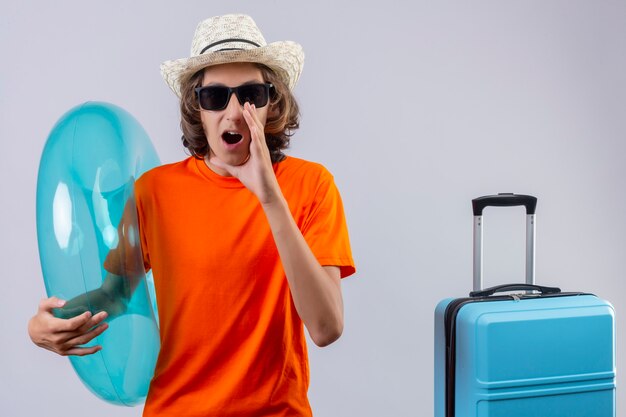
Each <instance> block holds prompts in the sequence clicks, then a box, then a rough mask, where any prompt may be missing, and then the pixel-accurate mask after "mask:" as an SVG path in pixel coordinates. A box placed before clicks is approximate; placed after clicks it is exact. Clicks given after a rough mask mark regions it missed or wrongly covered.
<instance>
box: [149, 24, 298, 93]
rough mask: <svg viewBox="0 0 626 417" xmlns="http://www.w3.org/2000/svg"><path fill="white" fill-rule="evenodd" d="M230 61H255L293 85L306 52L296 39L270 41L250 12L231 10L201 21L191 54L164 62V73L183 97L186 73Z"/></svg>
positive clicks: (162, 72)
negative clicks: (293, 40) (267, 40)
mask: <svg viewBox="0 0 626 417" xmlns="http://www.w3.org/2000/svg"><path fill="white" fill-rule="evenodd" d="M229 62H256V63H259V64H264V65H267V66H268V67H270V68H271V69H273V70H274V71H275V72H276V74H277V75H278V76H279V77H280V78H281V79H282V80H283V81H284V82H285V84H287V85H288V86H289V88H291V89H293V87H294V86H295V85H296V82H297V81H298V78H299V77H300V73H301V72H302V66H303V65H304V52H303V51H302V46H300V45H299V44H297V43H295V42H291V41H283V42H273V43H270V44H269V45H268V44H267V42H265V38H263V35H262V34H261V31H260V30H259V28H258V27H257V26H256V23H254V20H252V18H251V17H250V16H247V15H243V14H229V15H224V16H216V17H211V18H209V19H206V20H204V21H202V22H200V23H199V24H198V27H197V28H196V33H195V34H194V36H193V41H192V42H191V56H190V57H189V58H181V59H176V60H173V61H165V62H164V63H162V64H161V75H163V79H164V80H165V82H166V83H167V84H168V85H169V86H170V88H171V89H172V91H174V93H176V95H177V96H178V97H180V94H181V93H180V85H181V82H182V81H183V80H185V78H187V77H191V76H192V75H193V74H194V73H196V72H197V71H198V70H200V69H202V68H204V67H208V66H211V65H218V64H225V63H229Z"/></svg>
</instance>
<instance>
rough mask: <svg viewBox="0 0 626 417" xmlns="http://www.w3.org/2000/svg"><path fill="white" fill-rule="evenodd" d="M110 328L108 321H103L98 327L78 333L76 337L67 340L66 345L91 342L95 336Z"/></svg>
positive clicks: (69, 346)
mask: <svg viewBox="0 0 626 417" xmlns="http://www.w3.org/2000/svg"><path fill="white" fill-rule="evenodd" d="M108 328H109V325H108V324H107V323H103V324H101V325H100V326H98V327H94V328H93V329H91V330H90V331H88V332H87V333H84V334H79V335H76V336H75V337H73V338H71V339H69V340H68V341H67V342H65V343H64V345H65V346H66V347H67V348H72V347H75V346H80V345H84V344H86V343H89V342H91V340H93V339H94V338H96V337H98V336H100V335H101V334H102V333H103V332H104V331H105V330H106V329H108Z"/></svg>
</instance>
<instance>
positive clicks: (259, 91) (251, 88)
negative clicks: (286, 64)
mask: <svg viewBox="0 0 626 417" xmlns="http://www.w3.org/2000/svg"><path fill="white" fill-rule="evenodd" d="M267 90H268V88H267V86H266V85H265V84H251V85H242V86H240V87H239V91H238V98H239V102H240V103H241V104H243V103H245V102H248V103H250V104H254V105H255V107H263V106H265V105H266V104H267V100H268V98H269V95H268V91H267Z"/></svg>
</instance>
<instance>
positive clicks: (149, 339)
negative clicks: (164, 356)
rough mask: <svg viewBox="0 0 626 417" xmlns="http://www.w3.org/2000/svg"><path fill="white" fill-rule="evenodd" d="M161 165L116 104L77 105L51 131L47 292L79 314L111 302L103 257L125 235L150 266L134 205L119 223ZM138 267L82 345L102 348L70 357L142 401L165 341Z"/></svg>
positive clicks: (44, 215) (43, 218)
mask: <svg viewBox="0 0 626 417" xmlns="http://www.w3.org/2000/svg"><path fill="white" fill-rule="evenodd" d="M158 165H160V162H159V158H158V156H157V154H156V151H155V150H154V147H153V146H152V143H151V142H150V139H149V138H148V135H147V134H146V132H145V131H144V129H143V128H142V127H141V125H140V124H139V123H138V122H137V120H135V118H133V116H131V115H130V114H129V113H128V112H126V111H125V110H123V109H122V108H120V107H117V106H114V105H112V104H108V103H98V102H87V103H84V104H81V105H79V106H76V107H74V108H73V109H71V110H69V111H68V112H67V113H65V114H64V115H63V116H62V117H61V118H60V119H59V121H58V122H57V123H56V125H55V126H54V127H53V129H52V131H51V132H50V135H49V137H48V140H47V142H46V145H45V148H44V151H43V154H42V157H41V163H40V166H39V174H38V179H37V238H38V243H39V256H40V260H41V267H42V271H43V277H44V281H45V285H46V291H47V293H48V296H53V295H54V296H57V297H59V298H62V299H65V300H70V301H68V305H70V304H71V303H72V301H71V300H74V301H73V303H74V304H80V308H78V309H75V311H73V313H74V314H71V315H72V316H73V315H77V314H80V313H82V312H83V311H86V310H91V311H92V312H93V313H94V314H95V313H96V312H98V311H99V310H102V309H106V308H102V302H101V300H96V298H95V296H94V294H96V293H97V292H98V290H99V289H100V288H101V287H103V283H104V282H105V278H106V277H107V274H108V272H107V271H106V270H105V269H104V267H103V264H104V260H105V259H106V256H107V254H108V253H109V252H110V251H111V250H114V249H116V248H117V246H118V244H119V243H120V239H121V238H122V239H129V241H131V242H134V244H135V245H136V246H137V248H138V250H137V251H133V253H132V254H131V255H132V256H135V257H138V258H139V259H136V260H135V261H136V262H140V265H143V258H142V255H141V245H140V244H139V243H138V242H139V238H138V236H139V233H138V225H137V218H136V210H128V209H127V210H126V211H127V213H128V212H132V216H131V217H132V218H131V219H130V223H129V220H128V219H126V217H127V214H125V217H124V222H125V227H123V228H122V227H119V228H118V226H119V225H120V221H121V219H122V214H124V211H125V207H131V208H134V207H135V206H134V182H135V179H137V178H138V177H139V176H141V174H143V173H144V172H145V171H147V170H149V169H151V168H153V167H155V166H158ZM118 229H119V230H118ZM140 274H141V276H139V277H137V280H136V281H134V283H135V284H134V285H133V288H134V291H129V292H128V294H127V295H128V298H127V299H126V300H125V301H124V302H123V303H121V304H120V305H122V307H123V308H121V309H118V310H116V311H114V312H109V315H110V317H108V318H107V321H109V328H108V329H107V330H106V331H105V332H103V333H102V334H101V335H100V336H98V337H97V338H96V339H94V340H92V341H91V342H90V343H89V344H87V345H84V346H93V345H96V344H98V345H101V346H102V349H101V350H100V351H99V352H97V353H95V354H92V355H86V356H82V357H79V356H70V361H71V363H72V366H73V367H74V370H75V371H76V373H77V374H78V376H79V378H80V379H81V380H82V382H83V383H84V384H85V385H86V386H87V388H88V389H89V390H90V391H92V392H93V393H94V394H95V395H97V396H98V397H100V398H102V399H103V400H105V401H107V402H110V403H113V404H118V405H127V406H131V405H136V404H139V403H142V402H144V401H145V398H146V395H147V392H148V388H149V385H150V380H151V379H152V376H153V373H154V367H155V364H156V358H157V356H158V352H159V348H160V344H159V331H158V321H157V311H156V298H155V297H154V283H153V282H152V277H151V274H150V273H148V274H147V276H146V275H145V274H143V268H141V272H140ZM116 277H117V278H118V279H120V282H123V280H124V277H123V276H116ZM127 288H128V286H127ZM76 300H79V301H76ZM120 300H121V299H120ZM64 308H65V307H64ZM65 314H66V315H65V316H64V312H63V311H62V309H57V310H55V315H57V316H58V317H64V318H65V317H67V311H66V312H65Z"/></svg>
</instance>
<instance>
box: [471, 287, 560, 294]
mask: <svg viewBox="0 0 626 417" xmlns="http://www.w3.org/2000/svg"><path fill="white" fill-rule="evenodd" d="M533 290H534V291H538V292H540V293H541V294H558V293H560V292H561V289H560V288H557V287H544V286H541V285H529V284H504V285H496V286H495V287H491V288H487V289H484V290H482V291H472V292H470V297H488V296H490V295H494V294H495V293H497V292H505V291H533Z"/></svg>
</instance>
